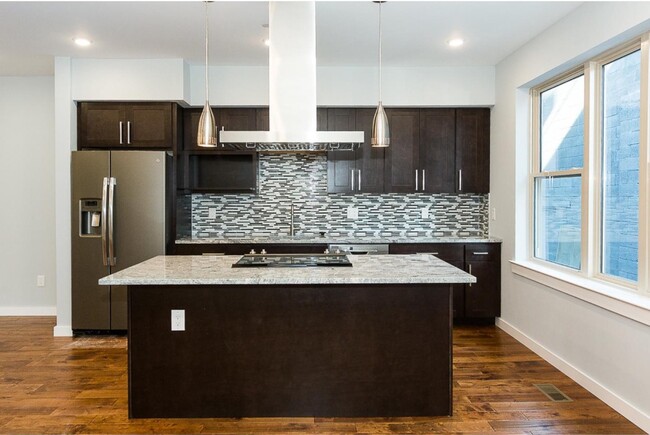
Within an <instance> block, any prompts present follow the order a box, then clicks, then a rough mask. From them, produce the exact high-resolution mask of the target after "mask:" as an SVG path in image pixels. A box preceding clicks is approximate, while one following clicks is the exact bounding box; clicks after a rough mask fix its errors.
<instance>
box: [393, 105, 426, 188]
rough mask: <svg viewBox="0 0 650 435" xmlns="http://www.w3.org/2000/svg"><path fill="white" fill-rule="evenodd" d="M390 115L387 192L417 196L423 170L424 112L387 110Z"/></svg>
mask: <svg viewBox="0 0 650 435" xmlns="http://www.w3.org/2000/svg"><path fill="white" fill-rule="evenodd" d="M386 115H387V116H388V123H389V126H390V146H389V147H388V148H387V149H386V159H385V161H384V165H385V166H384V190H385V192H387V193H408V192H414V191H416V184H415V178H416V173H415V171H416V169H417V170H419V169H420V161H419V156H420V112H419V111H418V110H417V109H387V110H386ZM418 177H419V175H418ZM419 181H420V180H418V182H419ZM418 187H419V186H418Z"/></svg>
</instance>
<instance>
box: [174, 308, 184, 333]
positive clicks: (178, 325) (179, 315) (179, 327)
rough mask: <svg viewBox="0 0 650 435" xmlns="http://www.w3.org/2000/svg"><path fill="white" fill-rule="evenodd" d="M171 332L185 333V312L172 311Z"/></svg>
mask: <svg viewBox="0 0 650 435" xmlns="http://www.w3.org/2000/svg"><path fill="white" fill-rule="evenodd" d="M172 331H185V310H172Z"/></svg>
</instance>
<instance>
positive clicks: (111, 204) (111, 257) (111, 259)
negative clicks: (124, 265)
mask: <svg viewBox="0 0 650 435" xmlns="http://www.w3.org/2000/svg"><path fill="white" fill-rule="evenodd" d="M116 185H117V180H116V179H115V177H111V178H110V179H109V180H108V265H109V266H115V264H116V258H115V232H114V229H115V225H114V224H115V186H116Z"/></svg>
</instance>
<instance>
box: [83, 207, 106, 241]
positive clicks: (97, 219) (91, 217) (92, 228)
mask: <svg viewBox="0 0 650 435" xmlns="http://www.w3.org/2000/svg"><path fill="white" fill-rule="evenodd" d="M79 215H80V216H79V235H80V236H81V237H101V235H102V218H101V216H102V200H101V199H82V200H80V201H79Z"/></svg>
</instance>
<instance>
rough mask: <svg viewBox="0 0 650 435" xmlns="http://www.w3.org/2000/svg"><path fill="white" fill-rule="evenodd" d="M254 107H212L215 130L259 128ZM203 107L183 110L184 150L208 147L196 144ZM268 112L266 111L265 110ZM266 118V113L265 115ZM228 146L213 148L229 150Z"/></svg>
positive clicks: (252, 129)
mask: <svg viewBox="0 0 650 435" xmlns="http://www.w3.org/2000/svg"><path fill="white" fill-rule="evenodd" d="M257 110H259V109H255V108H241V107H223V108H215V107H213V108H212V113H213V114H214V118H215V122H216V125H217V130H221V129H222V128H223V129H224V130H235V131H254V130H260V129H258V128H257V119H258V114H257ZM202 112H203V108H202V107H201V108H197V107H193V108H191V109H185V110H184V111H183V119H184V125H185V134H184V136H183V149H185V150H206V149H208V148H202V147H199V146H198V145H197V144H196V135H197V133H198V129H199V119H200V118H201V113H202ZM267 113H268V112H267ZM267 119H268V115H267ZM229 149H230V148H229V147H227V146H226V147H222V146H221V145H219V146H217V148H214V150H220V151H224V150H229Z"/></svg>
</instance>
